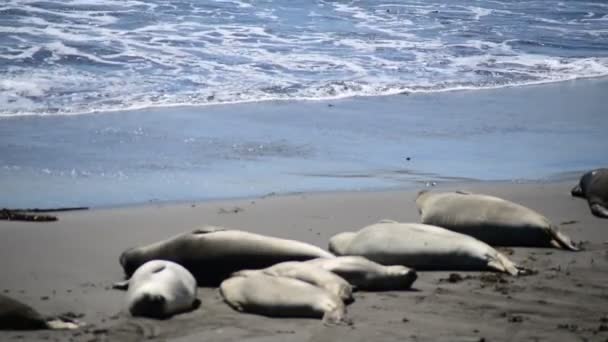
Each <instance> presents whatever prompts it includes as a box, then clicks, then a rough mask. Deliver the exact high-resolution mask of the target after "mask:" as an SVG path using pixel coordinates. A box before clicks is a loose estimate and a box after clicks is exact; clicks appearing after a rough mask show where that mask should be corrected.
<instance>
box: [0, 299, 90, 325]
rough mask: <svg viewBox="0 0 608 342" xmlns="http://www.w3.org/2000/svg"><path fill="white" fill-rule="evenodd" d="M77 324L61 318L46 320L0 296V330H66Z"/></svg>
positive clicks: (31, 310)
mask: <svg viewBox="0 0 608 342" xmlns="http://www.w3.org/2000/svg"><path fill="white" fill-rule="evenodd" d="M78 327H79V323H78V322H76V321H73V320H70V319H67V318H63V317H55V318H46V317H44V316H42V315H41V314H40V313H39V312H38V311H36V310H34V308H32V307H31V306H29V305H27V304H24V303H22V302H20V301H18V300H16V299H13V298H11V297H7V296H5V295H2V294H0V330H40V329H52V330H68V329H77V328H78Z"/></svg>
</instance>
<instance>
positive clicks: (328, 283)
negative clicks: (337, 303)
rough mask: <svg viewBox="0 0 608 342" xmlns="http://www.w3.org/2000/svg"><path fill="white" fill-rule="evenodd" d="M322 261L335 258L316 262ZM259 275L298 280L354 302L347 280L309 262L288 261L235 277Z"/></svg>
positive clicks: (245, 272) (235, 274)
mask: <svg viewBox="0 0 608 342" xmlns="http://www.w3.org/2000/svg"><path fill="white" fill-rule="evenodd" d="M322 259H327V260H329V259H332V260H333V259H335V258H321V259H315V260H322ZM259 273H263V274H266V275H270V276H276V277H287V278H293V279H298V280H301V281H303V282H306V283H309V284H311V285H315V286H317V287H320V288H322V289H325V290H326V291H328V292H329V293H332V294H334V295H335V296H337V297H338V298H340V299H341V300H342V301H344V302H346V303H350V302H352V301H353V289H352V286H351V285H350V284H349V283H348V282H347V281H346V280H344V279H343V278H342V277H340V276H338V275H336V274H335V273H332V272H330V271H327V270H325V269H323V268H322V267H319V266H317V265H314V264H309V263H307V262H300V261H286V262H282V263H279V264H276V265H273V266H270V267H268V268H264V269H261V270H243V271H238V272H236V273H234V274H233V276H251V275H255V274H259Z"/></svg>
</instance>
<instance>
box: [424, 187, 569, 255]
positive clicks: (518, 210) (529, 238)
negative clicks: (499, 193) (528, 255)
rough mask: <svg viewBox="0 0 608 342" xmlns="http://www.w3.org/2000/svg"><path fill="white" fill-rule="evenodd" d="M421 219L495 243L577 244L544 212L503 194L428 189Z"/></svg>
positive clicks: (559, 246)
mask: <svg viewBox="0 0 608 342" xmlns="http://www.w3.org/2000/svg"><path fill="white" fill-rule="evenodd" d="M416 205H417V206H418V210H419V211H420V214H421V222H422V223H425V224H430V225H435V226H439V227H443V228H447V229H449V230H452V231H455V232H458V233H462V234H466V235H470V236H472V237H474V238H477V239H479V240H481V241H483V242H485V243H487V244H490V245H492V246H529V247H550V246H553V247H557V248H564V249H569V250H577V249H578V248H577V247H576V246H575V245H574V244H573V243H572V241H571V240H570V238H569V237H567V236H566V235H564V234H563V233H561V232H560V231H559V230H558V228H557V227H555V226H553V225H552V224H551V222H550V221H549V220H548V219H547V218H546V217H544V216H543V215H541V214H539V213H537V212H536V211H534V210H532V209H529V208H526V207H524V206H522V205H519V204H517V203H513V202H510V201H507V200H504V199H502V198H498V197H494V196H488V195H482V194H472V193H468V192H462V191H458V192H439V193H434V192H425V191H422V192H420V193H419V194H418V198H417V199H416Z"/></svg>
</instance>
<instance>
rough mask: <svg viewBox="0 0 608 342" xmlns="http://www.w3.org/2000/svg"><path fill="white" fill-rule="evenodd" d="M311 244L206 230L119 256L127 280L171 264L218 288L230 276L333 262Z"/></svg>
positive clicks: (223, 229)
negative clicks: (144, 269)
mask: <svg viewBox="0 0 608 342" xmlns="http://www.w3.org/2000/svg"><path fill="white" fill-rule="evenodd" d="M333 257H334V255H332V254H331V253H329V252H327V251H324V250H323V249H321V248H319V247H317V246H313V245H311V244H308V243H304V242H300V241H295V240H287V239H280V238H275V237H270V236H264V235H259V234H253V233H249V232H244V231H239V230H231V229H225V228H221V227H213V226H207V227H204V228H200V229H196V230H194V231H192V232H188V233H183V234H179V235H177V236H174V237H171V238H169V239H167V240H163V241H160V242H157V243H153V244H151V245H147V246H142V247H137V248H131V249H128V250H126V251H125V252H123V253H122V255H121V256H120V264H121V265H122V267H123V269H124V272H125V273H126V275H127V276H130V275H131V274H133V272H134V271H135V270H136V269H137V268H138V267H139V266H141V265H142V264H143V263H145V262H147V261H150V260H154V259H162V260H170V261H173V262H176V263H178V264H180V265H182V266H184V267H185V268H186V269H187V270H189V271H190V272H192V274H193V275H194V277H195V278H196V280H197V282H198V286H216V285H218V284H219V283H220V282H221V281H222V280H224V279H226V278H228V277H229V276H230V274H232V273H234V272H236V271H240V270H244V269H260V268H266V267H269V266H272V265H274V264H278V263H280V262H283V261H302V260H308V259H314V258H333Z"/></svg>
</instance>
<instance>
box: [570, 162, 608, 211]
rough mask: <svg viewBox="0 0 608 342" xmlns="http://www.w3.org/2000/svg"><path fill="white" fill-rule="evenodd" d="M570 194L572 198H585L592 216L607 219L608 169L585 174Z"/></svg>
mask: <svg viewBox="0 0 608 342" xmlns="http://www.w3.org/2000/svg"><path fill="white" fill-rule="evenodd" d="M571 193H572V196H576V197H582V198H586V199H587V202H588V203H589V209H591V213H592V214H593V215H595V216H597V217H602V218H608V169H606V168H602V169H597V170H593V171H589V172H587V173H585V174H584V175H583V176H582V177H581V179H580V181H579V182H578V185H576V186H575V187H574V188H572V191H571Z"/></svg>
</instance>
